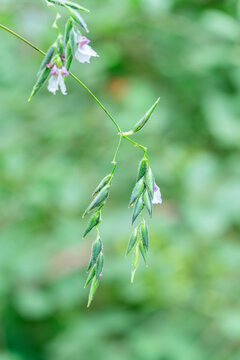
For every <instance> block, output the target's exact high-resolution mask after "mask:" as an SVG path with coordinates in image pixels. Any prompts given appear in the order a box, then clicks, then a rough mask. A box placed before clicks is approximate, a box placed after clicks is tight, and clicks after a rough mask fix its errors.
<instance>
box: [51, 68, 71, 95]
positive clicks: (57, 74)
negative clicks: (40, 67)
mask: <svg viewBox="0 0 240 360" xmlns="http://www.w3.org/2000/svg"><path fill="white" fill-rule="evenodd" d="M50 75H51V76H50V79H49V82H48V90H49V91H50V92H51V93H53V94H54V95H56V91H57V90H58V89H59V88H60V90H61V92H62V94H63V95H67V89H66V85H65V83H64V76H67V75H69V73H68V71H67V69H66V68H65V67H64V66H62V67H61V68H58V67H57V65H56V64H54V65H53V67H52V69H51V72H50Z"/></svg>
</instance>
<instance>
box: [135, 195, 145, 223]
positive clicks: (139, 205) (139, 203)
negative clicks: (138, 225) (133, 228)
mask: <svg viewBox="0 0 240 360" xmlns="http://www.w3.org/2000/svg"><path fill="white" fill-rule="evenodd" d="M143 208H144V204H143V201H142V197H140V198H139V199H138V200H137V202H136V203H135V205H134V208H133V216H132V224H133V223H134V221H135V220H136V218H137V217H138V215H139V214H140V212H141V211H142V210H143Z"/></svg>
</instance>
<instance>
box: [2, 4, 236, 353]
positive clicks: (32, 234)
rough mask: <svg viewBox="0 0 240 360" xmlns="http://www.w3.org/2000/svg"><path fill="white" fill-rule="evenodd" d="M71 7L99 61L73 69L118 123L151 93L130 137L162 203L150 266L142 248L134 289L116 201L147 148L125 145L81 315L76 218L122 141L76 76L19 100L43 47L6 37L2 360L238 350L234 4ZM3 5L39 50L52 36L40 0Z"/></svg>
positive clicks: (125, 196)
mask: <svg viewBox="0 0 240 360" xmlns="http://www.w3.org/2000/svg"><path fill="white" fill-rule="evenodd" d="M79 3H80V2H79ZM81 5H83V6H87V7H89V9H90V10H91V16H89V15H88V14H86V15H85V16H87V21H88V25H89V30H90V33H89V38H90V39H91V40H92V43H94V48H95V49H96V51H97V52H98V53H99V54H100V58H99V61H98V62H92V63H91V67H90V68H89V67H88V66H87V64H83V65H81V66H82V67H81V68H79V64H77V65H76V64H75V65H73V66H75V70H74V68H73V72H76V74H77V75H79V77H80V78H81V80H83V81H84V82H85V83H86V84H87V85H89V86H91V88H93V89H94V92H95V93H96V94H97V95H98V96H99V97H100V99H103V100H106V101H107V103H108V104H109V106H108V108H109V109H112V113H113V114H114V115H115V116H116V118H118V119H119V122H120V124H121V128H122V129H124V130H126V131H128V130H130V129H131V128H133V126H134V124H135V120H136V119H138V118H141V116H142V114H144V113H145V111H146V109H147V108H148V107H149V104H150V103H151V101H152V98H157V97H158V96H159V95H160V96H161V106H159V107H157V108H156V110H155V111H154V113H153V115H152V118H151V121H149V123H148V124H147V126H146V127H145V128H144V129H143V130H142V132H139V133H138V134H136V135H135V138H136V140H137V141H138V142H140V143H141V140H143V139H144V143H146V144H147V147H148V150H149V155H150V157H151V168H152V170H153V172H154V175H155V178H156V182H157V184H158V185H159V186H160V187H161V192H162V195H163V205H161V206H160V207H156V210H155V211H153V219H152V221H151V228H150V227H149V230H150V234H149V238H150V249H149V253H148V268H147V269H145V268H144V267H143V260H142V259H140V260H139V266H138V272H137V275H136V277H135V280H134V284H130V282H129V272H130V267H131V264H130V261H129V259H128V258H124V257H123V255H124V252H125V248H126V244H127V239H128V238H129V234H130V233H131V231H132V228H131V224H130V220H129V218H130V214H131V211H132V210H130V209H129V210H127V204H128V201H129V198H130V195H131V190H130V189H132V188H133V187H134V185H135V177H136V167H135V166H132V165H131V164H137V162H139V161H140V160H141V158H142V154H141V153H140V152H139V151H138V149H136V152H134V151H132V149H130V147H129V145H128V144H127V143H125V144H123V146H122V149H121V154H120V159H119V160H120V161H119V165H118V167H117V170H116V172H117V175H118V176H116V177H114V181H113V183H112V192H111V198H109V201H108V202H107V204H106V206H105V208H104V221H105V224H104V225H100V230H101V238H102V239H103V241H104V244H105V247H104V250H105V260H106V261H105V264H104V274H103V278H104V281H101V286H100V287H99V288H98V290H97V296H96V297H95V299H94V301H93V303H92V305H91V307H90V308H89V309H88V310H86V302H87V297H88V290H83V284H84V281H85V277H86V267H87V265H88V259H89V254H90V251H91V249H90V248H91V241H94V236H95V232H94V230H93V231H92V232H91V233H90V234H89V239H88V238H87V239H86V240H83V241H82V240H81V234H82V233H83V231H84V227H85V226H86V223H85V222H84V221H83V220H82V219H81V215H82V211H83V209H84V208H85V207H87V205H88V200H89V197H90V194H91V192H92V189H94V187H95V185H96V179H101V178H103V177H104V175H105V174H108V173H109V172H110V171H111V164H110V161H111V157H112V150H111V149H113V148H114V147H115V146H116V145H117V144H115V142H117V139H115V142H114V140H112V130H113V128H112V124H111V123H110V122H109V120H108V119H107V118H106V116H105V114H104V113H103V112H101V110H100V109H98V108H97V107H96V105H95V104H94V103H93V101H92V99H90V98H89V97H88V95H87V94H85V92H84V91H82V90H80V89H79V87H78V86H77V85H76V84H75V83H74V82H73V81H71V80H69V81H68V93H69V95H68V97H67V98H66V97H63V96H61V95H60V94H59V95H56V96H55V97H54V96H51V94H49V93H48V92H47V89H46V88H44V86H43V88H42V89H41V91H39V93H38V96H37V97H36V98H35V100H34V101H32V102H31V103H29V104H28V103H27V102H26V99H27V97H28V95H29V93H30V91H31V86H32V83H33V80H34V76H35V72H36V69H37V67H38V66H39V64H40V62H41V60H42V58H41V55H39V54H37V53H36V52H34V51H33V50H31V49H30V48H28V47H27V46H25V45H24V44H22V43H20V42H18V41H17V40H16V39H15V38H12V37H10V35H9V34H7V33H4V32H1V33H0V36H1V42H0V47H1V57H0V99H1V100H0V107H1V111H0V131H1V142H0V167H1V171H0V199H1V201H0V203H1V205H0V211H1V217H0V218H1V236H0V316H1V325H0V349H1V350H0V360H52V359H58V360H79V359H83V360H85V359H87V360H95V359H98V360H122V359H124V360H132V359H139V360H146V359H147V360H179V359H180V360H182V359H183V360H239V358H240V349H239V337H240V327H239V324H240V311H239V296H240V285H239V264H240V245H239V213H240V190H239V176H240V170H239V143H240V127H239V114H240V101H239V100H240V85H239V84H240V62H239V33H240V23H239V19H240V17H239V8H237V5H238V6H239V1H226V0H223V1H204V0H202V1H178V0H171V1H170V0H169V1H160V0H159V1H154V0H139V1H135V0H122V1H115V0H104V1H99V0H89V1H86V0H85V1H82V2H81ZM0 11H1V14H0V15H1V23H4V24H6V25H9V26H12V28H14V29H18V30H19V31H20V32H22V33H23V34H24V36H25V37H26V38H29V39H30V40H31V41H33V42H35V43H36V45H39V46H40V47H41V48H43V50H47V49H48V48H49V46H50V45H51V44H52V42H53V41H54V39H55V37H56V32H55V31H54V30H52V32H51V31H48V32H47V33H46V30H45V27H44V26H43V25H44V24H47V25H48V26H46V28H49V25H51V23H52V21H53V18H54V15H52V16H51V14H50V12H49V9H45V7H44V6H43V3H42V2H41V1H34V2H33V1H30V0H24V1H18V2H16V1H15V0H4V1H3V2H1V6H0ZM63 16H64V9H63ZM142 133H144V134H142ZM135 138H134V139H135ZM89 144H91V146H90V145H89ZM108 161H109V164H108ZM127 211H129V214H127V215H126V212H127ZM144 211H145V210H144ZM139 249H140V252H141V247H139ZM94 276H95V274H94ZM93 344H94V346H93Z"/></svg>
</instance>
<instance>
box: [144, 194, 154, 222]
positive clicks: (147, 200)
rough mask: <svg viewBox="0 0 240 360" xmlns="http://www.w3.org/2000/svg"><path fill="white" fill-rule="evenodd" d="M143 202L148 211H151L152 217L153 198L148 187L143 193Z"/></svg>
mask: <svg viewBox="0 0 240 360" xmlns="http://www.w3.org/2000/svg"><path fill="white" fill-rule="evenodd" d="M143 202H144V204H145V206H146V208H147V211H148V212H149V215H150V216H151V217H152V199H151V197H150V195H149V191H148V189H145V191H144V193H143Z"/></svg>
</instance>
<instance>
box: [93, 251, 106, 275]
mask: <svg viewBox="0 0 240 360" xmlns="http://www.w3.org/2000/svg"><path fill="white" fill-rule="evenodd" d="M103 264H104V257H103V254H100V255H99V257H98V260H97V264H96V272H95V274H96V278H97V279H98V278H99V276H100V274H101V272H102V270H103Z"/></svg>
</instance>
